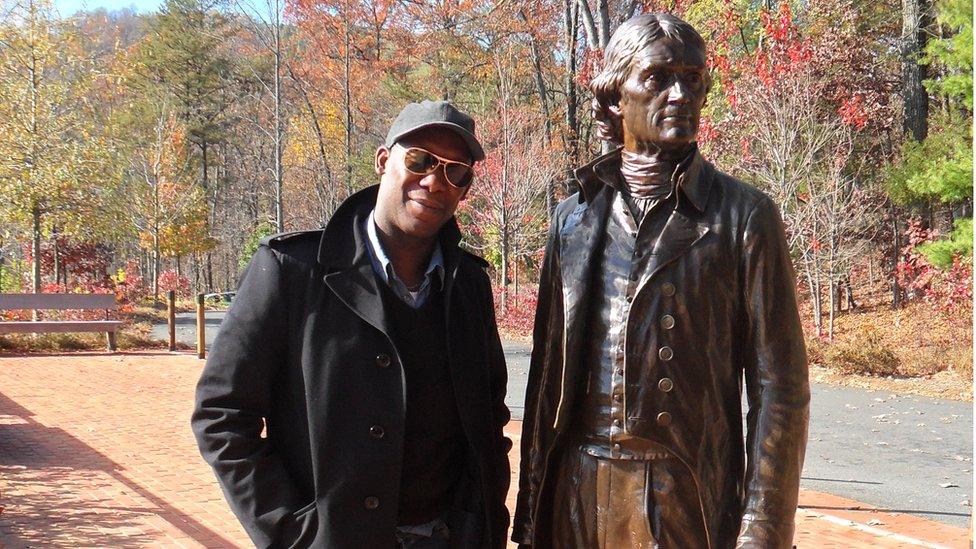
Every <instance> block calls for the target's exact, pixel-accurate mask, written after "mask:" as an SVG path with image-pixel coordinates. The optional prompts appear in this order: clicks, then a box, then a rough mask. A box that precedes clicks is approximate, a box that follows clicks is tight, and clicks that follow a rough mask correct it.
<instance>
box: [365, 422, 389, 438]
mask: <svg viewBox="0 0 976 549" xmlns="http://www.w3.org/2000/svg"><path fill="white" fill-rule="evenodd" d="M385 434H386V431H384V430H383V428H382V427H380V426H379V425H373V426H372V427H370V428H369V436H371V437H373V438H383V435H385Z"/></svg>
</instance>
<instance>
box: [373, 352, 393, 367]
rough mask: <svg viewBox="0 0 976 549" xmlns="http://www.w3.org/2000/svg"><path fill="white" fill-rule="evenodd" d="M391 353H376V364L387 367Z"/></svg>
mask: <svg viewBox="0 0 976 549" xmlns="http://www.w3.org/2000/svg"><path fill="white" fill-rule="evenodd" d="M390 362H391V361H390V355H388V354H386V353H381V354H378V355H376V365H377V366H379V367H380V368H386V367H388V366H389V365H390Z"/></svg>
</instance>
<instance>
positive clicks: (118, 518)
mask: <svg viewBox="0 0 976 549" xmlns="http://www.w3.org/2000/svg"><path fill="white" fill-rule="evenodd" d="M147 436H149V433H147ZM0 441H2V442H0V478H2V479H3V493H2V494H0V506H2V507H3V508H4V511H3V514H0V538H2V542H0V547H5V548H14V547H38V546H45V547H51V546H63V547H133V546H143V547H144V546H148V545H152V544H153V543H157V542H158V539H156V538H150V537H147V536H146V535H145V534H143V533H142V531H141V527H142V526H144V525H145V521H144V520H142V519H144V518H145V517H146V516H147V515H155V516H158V517H160V518H162V519H163V520H165V521H166V522H168V523H169V524H171V525H172V526H173V527H174V528H176V529H179V530H180V531H182V532H183V533H184V534H185V535H187V536H188V537H190V538H192V539H194V540H196V541H198V542H200V543H201V544H203V545H206V546H213V545H214V544H217V545H221V546H233V545H234V544H233V543H232V542H231V541H229V540H227V539H225V538H224V537H222V536H221V535H220V534H218V533H216V532H214V531H212V530H210V529H208V528H207V527H206V526H204V525H203V524H201V523H199V522H198V521H197V520H195V519H194V518H193V517H192V516H189V515H187V514H185V513H183V512H181V511H180V510H178V509H176V508H174V507H173V506H172V505H170V504H168V503H167V502H166V501H164V500H162V499H161V498H159V497H158V496H156V495H155V494H153V492H152V491H151V490H149V489H147V488H146V487H144V486H142V485H140V484H138V483H136V482H134V481H133V480H131V479H129V478H128V477H127V476H126V475H125V472H124V469H123V468H122V467H121V466H119V465H118V464H117V463H115V462H114V461H112V460H111V459H110V458H108V457H107V456H105V455H104V454H102V453H100V452H98V451H97V450H95V449H93V448H92V447H90V446H88V445H87V444H85V443H84V442H82V441H81V440H79V439H77V438H75V437H74V436H72V435H71V434H69V433H68V432H66V431H64V430H62V429H59V428H56V427H47V426H45V425H42V424H40V423H38V422H37V421H35V420H34V419H33V414H32V413H31V412H30V410H28V409H26V408H24V407H22V406H20V405H19V404H17V403H16V402H14V401H13V400H11V399H10V398H8V397H7V396H6V395H4V394H3V393H0ZM113 481H114V482H113ZM118 484H121V485H122V486H123V487H124V489H123V490H121V492H122V493H123V494H125V492H126V491H129V492H131V493H132V494H135V495H137V496H140V497H141V498H144V499H145V500H147V501H148V502H149V503H150V505H149V506H145V507H143V506H137V505H135V506H133V505H125V504H121V503H120V501H118V499H117V497H116V495H115V494H113V492H115V493H118V492H119V490H118V488H119V486H118ZM126 495H128V494H126ZM126 499H131V498H126Z"/></svg>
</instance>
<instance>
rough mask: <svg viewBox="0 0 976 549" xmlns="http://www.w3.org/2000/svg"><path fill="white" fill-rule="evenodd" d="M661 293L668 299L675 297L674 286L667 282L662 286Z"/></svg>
mask: <svg viewBox="0 0 976 549" xmlns="http://www.w3.org/2000/svg"><path fill="white" fill-rule="evenodd" d="M661 293H662V294H664V295H666V296H668V297H671V296H673V295H674V284H671V283H670V282H665V283H664V284H661Z"/></svg>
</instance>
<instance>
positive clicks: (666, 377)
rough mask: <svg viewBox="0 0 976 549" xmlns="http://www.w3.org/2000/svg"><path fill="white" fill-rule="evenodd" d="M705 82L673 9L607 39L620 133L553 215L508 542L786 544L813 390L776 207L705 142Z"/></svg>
mask: <svg viewBox="0 0 976 549" xmlns="http://www.w3.org/2000/svg"><path fill="white" fill-rule="evenodd" d="M709 86H710V79H709V74H708V72H707V69H706V63H705V43H704V41H703V40H702V38H701V36H700V35H699V34H698V33H697V32H696V31H695V30H694V28H692V27H691V26H690V25H688V24H687V23H685V22H684V21H682V20H680V19H678V18H677V17H674V16H671V15H666V14H644V15H639V16H637V17H634V18H632V19H630V20H629V21H627V22H625V23H624V24H623V25H621V26H620V28H619V29H618V30H617V32H616V33H614V35H613V37H612V38H611V40H610V43H609V45H608V46H607V49H606V52H605V55H604V68H603V71H602V73H601V74H599V75H598V76H597V77H596V78H595V79H594V81H593V83H592V90H593V93H594V95H595V100H594V113H595V115H596V118H597V120H598V121H599V122H600V132H601V137H602V138H604V139H605V140H607V141H611V142H616V143H620V144H622V147H620V148H617V149H616V150H613V151H612V152H610V153H608V154H605V155H603V156H600V157H599V158H597V159H595V160H594V161H593V162H591V163H589V164H587V165H585V166H583V167H581V168H579V169H577V170H576V172H575V173H576V178H577V180H578V182H579V185H580V189H581V190H580V192H579V193H578V195H574V196H572V197H570V198H569V199H568V200H566V201H565V202H563V203H562V204H560V205H559V207H558V208H557V210H556V215H555V217H554V219H553V223H552V227H551V229H550V233H549V242H548V245H547V249H546V259H545V262H544V265H543V270H542V277H541V283H540V288H539V305H538V310H537V313H536V324H535V332H534V335H533V339H534V348H533V351H532V363H531V368H530V373H529V385H528V390H527V393H526V394H527V397H526V403H525V420H524V423H523V435H522V464H521V478H520V486H519V496H518V505H517V508H516V515H515V521H514V531H513V535H512V539H513V540H514V541H516V542H518V543H520V544H523V545H525V546H533V547H540V548H546V549H548V548H582V549H588V548H607V549H626V548H629V547H641V548H645V547H648V548H649V547H663V548H681V549H689V548H691V549H696V548H723V549H724V548H730V547H762V548H777V547H786V548H788V547H790V546H791V543H792V538H793V526H794V514H795V512H796V504H797V494H798V491H799V479H800V471H801V469H802V466H803V455H804V450H805V446H806V437H807V422H808V418H809V399H810V392H809V382H808V376H807V363H806V353H805V350H804V343H803V333H802V329H801V326H800V320H799V315H798V313H797V305H796V296H795V286H794V273H793V269H792V264H791V262H790V256H789V251H788V249H787V244H786V238H785V234H784V230H783V226H782V222H781V220H780V217H779V212H778V209H777V207H776V205H775V204H774V203H773V202H772V201H771V200H770V199H769V198H768V197H766V196H765V195H764V194H763V193H761V192H759V191H758V190H756V189H754V188H753V187H750V186H748V185H746V184H744V183H742V182H740V181H737V180H736V179H734V178H732V177H730V176H728V175H726V174H724V173H721V172H719V171H718V170H716V169H715V168H714V167H713V166H712V165H711V164H710V163H708V162H706V161H704V160H703V159H702V157H701V155H700V153H699V152H698V147H697V144H696V136H697V132H698V121H699V115H700V113H701V109H702V107H703V106H704V104H705V99H706V95H707V93H708V89H709ZM743 379H744V381H745V389H746V392H747V394H748V417H747V428H748V433H747V435H746V436H745V437H743V436H742V410H741V408H742V406H741V390H742V387H743Z"/></svg>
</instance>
